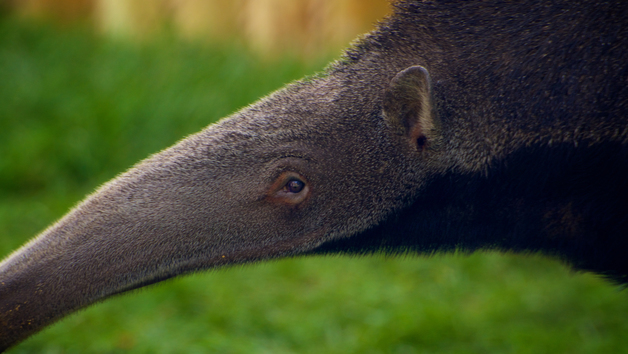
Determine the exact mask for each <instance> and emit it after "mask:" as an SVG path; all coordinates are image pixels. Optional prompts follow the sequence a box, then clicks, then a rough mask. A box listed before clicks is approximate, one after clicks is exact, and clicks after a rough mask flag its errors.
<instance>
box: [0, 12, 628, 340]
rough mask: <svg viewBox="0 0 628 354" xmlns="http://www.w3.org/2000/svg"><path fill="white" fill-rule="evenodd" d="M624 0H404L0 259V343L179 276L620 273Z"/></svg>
mask: <svg viewBox="0 0 628 354" xmlns="http://www.w3.org/2000/svg"><path fill="white" fill-rule="evenodd" d="M627 9H628V3H627V2H625V1H621V0H616V1H608V2H598V1H588V0H586V1H510V2H503V1H462V2H457V1H424V2H423V1H401V2H398V3H395V13H394V15H392V16H391V17H390V18H389V19H387V20H385V21H384V22H383V23H382V24H380V26H379V27H378V29H377V30H375V31H374V32H372V33H370V34H368V35H367V36H365V37H364V38H362V39H361V40H359V41H357V42H356V44H355V45H354V47H352V48H351V49H349V50H348V51H347V53H346V54H345V56H344V58H343V59H342V60H341V61H339V62H337V63H335V64H333V65H331V66H330V67H329V68H328V70H327V71H326V72H325V73H324V74H323V75H321V76H319V77H316V78H314V79H311V80H309V81H301V82H296V83H294V84H291V85H288V86H287V87H285V88H283V89H281V90H279V91H277V92H275V93H273V94H271V95H270V96H268V97H266V98H264V99H262V100H260V101H259V102H257V103H255V104H253V105H251V106H249V107H246V108H245V109H243V110H241V111H240V112H237V113H236V114H234V115H233V116H231V117H228V118H225V119H223V120H222V121H220V122H218V123H217V124H214V125H211V126H209V127H208V128H206V129H205V130H203V131H201V132H199V133H197V134H195V135H192V136H190V137H188V138H186V139H184V140H182V141H181V142H179V143H178V144H176V145H174V146H173V147H171V148H169V149H166V150H164V151H162V152H159V153H157V154H155V155H153V156H151V157H149V158H148V159H146V160H144V161H142V162H140V163H138V164H137V165H136V166H134V167H133V168H131V169H130V170H129V171H127V172H125V173H123V174H122V175H120V176H118V177H117V178H115V179H114V180H112V181H110V182H108V183H106V184H105V185H104V186H102V187H101V188H99V189H98V190H97V191H96V192H94V193H93V194H92V195H90V196H89V197H87V198H86V199H85V200H84V201H83V202H82V203H81V204H80V205H78V206H77V207H75V208H74V209H73V210H72V211H70V212H69V213H68V214H67V215H66V216H65V217H63V218H62V219H61V220H59V221H58V222H57V223H55V224H54V225H52V226H50V227H49V228H48V229H47V230H45V231H44V232H43V233H41V234H40V235H39V236H38V237H37V238H35V239H34V240H32V241H31V242H29V243H28V244H27V245H25V246H23V247H22V248H21V249H19V250H18V251H16V252H15V253H13V254H12V255H11V256H10V257H8V258H7V259H6V260H4V261H3V262H2V263H1V264H0V350H2V349H6V348H8V347H10V346H12V345H15V344H16V343H17V342H19V341H21V340H23V339H24V338H26V337H27V336H29V335H31V334H33V333H35V332H37V331H38V330H40V329H41V328H43V327H44V326H46V325H48V324H50V323H52V322H54V321H56V320H58V319H60V318H62V317H63V316H65V315H67V314H68V313H70V312H73V311H76V310H77V309H80V308H83V307H85V306H88V305H89V304H92V303H94V302H96V301H99V300H102V299H104V298H106V297H108V296H111V295H113V294H117V293H121V292H125V291H128V290H131V289H134V288H138V287H141V286H144V285H147V284H151V283H155V282H158V281H161V280H164V279H167V278H170V277H173V276H176V275H179V274H184V273H189V272H193V271H197V270H203V269H209V268H215V267H220V266H225V265H229V264H240V263H245V262H253V261H259V260H263V259H269V258H276V257H284V256H292V255H298V254H303V253H331V252H354V253H364V252H373V251H390V252H408V251H418V252H432V251H434V250H439V249H454V248H463V249H468V250H473V249H478V248H487V247H494V248H499V249H512V250H528V251H542V252H546V253H548V254H552V255H556V256H558V257H560V258H562V259H564V260H565V261H567V262H569V263H571V264H572V265H574V266H575V267H576V268H579V269H586V270H593V271H596V272H599V273H602V274H605V275H608V276H609V277H612V278H614V279H616V280H619V281H622V282H625V281H626V279H627V277H628V261H627V259H628V258H627V257H625V255H626V252H627V251H628V246H627V241H626V240H627V238H626V237H627V236H628V216H627V212H626V210H628V183H626V175H627V173H628V118H627V113H628V89H627V86H628V26H626V25H627V23H628V20H627V19H628V10H627Z"/></svg>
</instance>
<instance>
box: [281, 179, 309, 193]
mask: <svg viewBox="0 0 628 354" xmlns="http://www.w3.org/2000/svg"><path fill="white" fill-rule="evenodd" d="M303 187H305V183H303V182H301V181H299V180H298V179H292V180H290V181H288V183H286V187H285V188H286V191H288V192H290V193H299V192H301V191H302V190H303Z"/></svg>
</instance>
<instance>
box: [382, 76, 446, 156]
mask: <svg viewBox="0 0 628 354" xmlns="http://www.w3.org/2000/svg"><path fill="white" fill-rule="evenodd" d="M383 112H384V118H385V119H386V121H387V123H388V125H389V126H390V128H391V129H392V130H393V132H395V133H396V134H397V135H401V136H403V137H405V139H407V140H408V143H409V144H410V146H411V147H412V148H414V149H416V150H417V151H419V152H422V151H425V150H427V149H431V148H434V147H436V145H437V144H438V140H439V130H440V129H439V128H440V124H439V122H438V120H437V117H436V111H435V106H434V100H433V97H432V83H431V79H430V75H429V73H428V72H427V69H425V68H424V67H422V66H418V65H417V66H411V67H409V68H407V69H405V70H403V71H401V72H399V73H398V74H397V75H395V77H394V78H393V79H392V81H391V82H390V86H389V87H388V89H387V90H386V92H385V93H384V105H383Z"/></svg>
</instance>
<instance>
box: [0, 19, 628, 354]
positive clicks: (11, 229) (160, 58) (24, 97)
mask: <svg viewBox="0 0 628 354" xmlns="http://www.w3.org/2000/svg"><path fill="white" fill-rule="evenodd" d="M320 68H322V63H319V64H318V65H314V64H308V65H306V64H302V63H301V62H299V61H297V60H291V59H283V60H278V61H275V62H270V63H268V62H267V63H264V64H261V63H259V62H258V61H257V60H256V59H255V58H254V57H252V56H250V54H249V53H248V52H246V51H244V50H242V49H240V48H237V47H228V46H222V47H201V46H195V45H193V44H190V43H188V44H182V43H179V42H177V41H175V40H172V39H160V40H156V41H153V42H151V43H145V44H143V45H141V46H130V45H125V44H120V43H115V42H109V41H106V40H103V39H99V38H97V37H95V36H93V35H91V34H88V33H87V32H85V31H83V30H81V29H66V30H63V31H59V30H56V29H54V28H51V27H45V26H30V25H24V24H21V23H18V22H14V21H12V20H10V19H6V18H5V19H3V20H1V21H0V254H1V255H6V254H8V253H9V252H10V251H11V250H12V249H15V248H17V247H18V246H19V245H20V244H22V243H23V242H25V241H26V240H27V239H28V238H30V237H32V236H34V235H35V234H36V233H37V232H38V231H40V230H41V229H43V228H44V227H45V226H46V225H47V224H49V223H50V222H52V221H54V219H56V218H58V217H60V216H61V215H62V214H63V213H65V212H66V211H67V209H68V208H70V207H71V206H72V205H73V204H74V203H76V202H77V201H78V200H80V198H81V197H82V196H83V195H84V194H86V193H89V192H90V191H91V190H93V189H94V188H95V187H97V186H98V185H99V184H100V183H102V182H104V181H106V180H108V179H110V178H112V177H114V176H115V175H116V174H118V173H120V172H121V171H123V170H124V169H126V168H128V167H129V166H131V165H132V164H133V163H134V162H136V161H138V160H140V159H142V158H144V157H146V156H148V155H149V154H150V153H153V152H156V151H158V150H160V149H162V148H165V147H167V146H169V145H171V144H172V143H174V142H175V141H176V140H178V139H180V138H182V137H184V136H185V135H187V134H190V133H193V132H195V131H197V130H200V129H201V128H202V127H204V126H206V125H208V124H210V123H211V122H213V121H215V120H217V119H219V118H220V117H222V116H225V115H228V114H229V113H230V112H233V111H235V110H237V109H238V108H240V107H242V106H244V105H246V104H248V103H250V102H253V101H254V100H256V99H257V98H259V97H261V96H263V95H265V94H267V93H269V92H271V91H272V90H274V89H276V88H278V87H281V86H282V85H283V84H285V83H287V82H289V81H291V80H293V79H296V78H298V77H300V76H302V75H304V74H309V73H313V72H314V71H316V70H320ZM627 300H628V294H627V293H626V291H620V290H619V289H618V288H617V287H616V286H614V285H612V284H610V283H608V282H606V281H604V280H602V279H599V278H598V277H596V276H595V275H592V274H576V273H573V272H571V271H569V270H568V269H567V268H565V267H563V266H562V265H560V264H559V263H558V262H556V261H552V260H549V259H547V258H544V257H540V256H530V255H527V256H526V255H499V254H496V253H477V254H473V255H471V256H469V255H461V254H456V255H437V256H433V257H384V256H373V257H362V258H354V257H317V258H299V259H289V260H283V261H278V262H270V263H264V264H258V265H249V266H244V267H236V268H230V269H223V270H217V271H210V272H206V273H201V274H196V275H193V276H187V277H183V278H180V279H175V280H171V281H167V282H165V283H162V284H159V285H156V286H152V287H149V288H146V289H143V290H140V291H136V292H133V293H131V294H126V295H122V296H118V297H115V298H113V299H110V300H107V301H105V302H103V303H101V304H98V305H96V306H93V307H91V308H89V309H87V310H84V311H81V312H79V313H78V314H75V315H72V316H70V317H69V318H66V319H65V320H63V321H61V322H60V323H59V324H57V325H55V326H52V327H51V328H48V329H46V330H44V331H43V332H41V333H39V334H38V335H36V336H34V337H32V338H30V339H29V340H27V341H26V342H24V343H22V344H21V345H19V346H17V347H16V348H14V349H13V350H12V351H11V353H112V352H114V353H117V352H131V353H432V352H433V353H436V352H438V353H625V352H627V349H626V348H628V336H627V335H626V333H628V301H627Z"/></svg>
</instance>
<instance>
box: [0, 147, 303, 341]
mask: <svg viewBox="0 0 628 354" xmlns="http://www.w3.org/2000/svg"><path fill="white" fill-rule="evenodd" d="M201 138H202V137H200V136H199V137H191V138H188V139H186V140H184V141H182V142H181V143H179V144H178V145H175V146H174V147H172V148H170V149H168V150H165V151H163V152H161V153H159V154H156V155H154V156H153V157H151V158H149V159H147V160H145V161H143V162H141V163H140V164H138V165H137V166H135V167H134V168H132V169H131V170H129V171H128V172H126V173H124V174H122V175H121V176H119V177H118V178H116V179H114V180H112V181H110V182H108V183H107V184H105V185H104V186H102V187H101V188H100V189H99V190H97V191H96V192H95V193H94V194H92V195H91V196H89V197H88V198H86V199H85V200H84V201H83V202H82V203H81V204H79V205H78V206H77V207H76V208H74V209H73V210H72V211H70V212H69V213H68V214H67V215H66V216H65V217H63V218H62V219H61V220H59V221H58V222H57V223H56V224H54V225H52V226H51V227H49V228H48V229H47V230H45V231H44V232H43V233H42V234H40V235H39V236H38V237H36V238H35V239H34V240H33V241H31V242H30V243H28V244H27V245H25V246H24V247H22V248H21V249H20V250H18V251H16V252H15V253H13V254H12V255H11V256H10V257H8V258H7V259H6V260H4V261H3V262H2V263H0V351H2V350H3V349H6V348H8V347H10V346H12V345H15V344H16V343H18V342H19V341H21V340H23V339H24V338H26V337H28V336H29V335H31V334H33V333H35V332H37V331H38V330H40V329H41V328H43V327H45V326H46V325H48V324H50V323H52V322H54V321H56V320H58V319H60V318H62V317H63V316H65V315H67V314H69V313H71V312H74V311H76V310H78V309H80V308H83V307H85V306H88V305H89V304H92V303H94V302H96V301H99V300H101V299H104V298H106V297H108V296H111V295H114V294H117V293H121V292H124V291H128V290H131V289H135V288H138V287H141V286H144V285H148V284H151V283H155V282H158V281H161V280H164V279H167V278H170V277H173V276H175V275H178V274H182V273H187V272H193V271H196V270H200V269H208V268H213V267H219V266H223V265H227V264H235V263H244V262H248V261H252V260H258V259H263V258H269V257H276V256H280V255H283V254H288V253H290V252H293V251H294V249H295V244H294V242H292V241H290V240H284V241H282V240H280V239H277V238H275V239H273V235H272V233H271V234H270V235H269V234H268V232H267V233H266V234H265V235H261V233H260V232H259V229H260V225H256V224H255V222H250V221H249V222H244V221H243V219H245V218H244V217H243V216H242V215H241V214H242V213H243V212H244V211H245V210H247V209H254V206H255V205H250V203H249V204H247V203H246V201H245V200H243V195H251V194H255V193H257V190H256V189H255V188H254V187H255V186H248V187H247V188H244V189H245V190H246V191H245V192H240V190H241V189H243V188H242V186H246V183H247V182H246V180H242V181H240V180H238V177H237V176H233V175H229V174H227V173H225V172H224V171H222V170H221V169H224V167H221V166H223V165H224V163H223V164H222V165H221V164H220V163H217V161H216V158H214V157H212V156H213V155H212V154H213V152H212V151H211V150H212V148H211V144H210V145H209V146H208V144H201V143H200V142H199V141H200V140H201ZM205 138H206V137H205ZM205 140H208V139H205ZM209 140H211V139H209ZM214 155H215V154H214ZM226 160H227V159H223V162H224V161H226ZM230 185H236V186H238V188H236V189H233V188H231V187H230ZM239 193H240V194H239ZM241 194H242V195H241ZM257 199H259V198H257ZM257 199H256V198H251V200H253V202H254V203H255V202H256V203H260V202H259V201H258V200H257ZM253 219H254V218H253ZM234 220H235V221H234ZM267 229H268V228H267ZM302 241H303V240H302Z"/></svg>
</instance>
